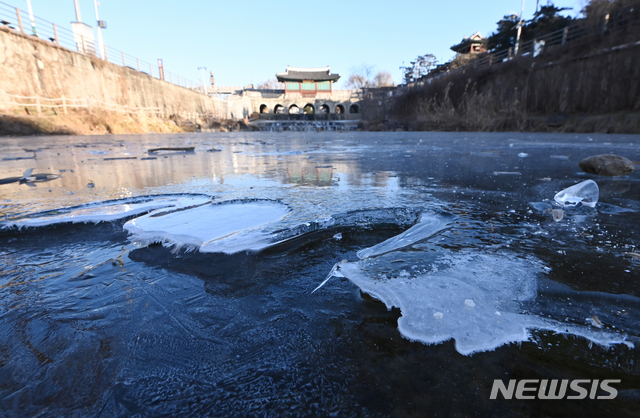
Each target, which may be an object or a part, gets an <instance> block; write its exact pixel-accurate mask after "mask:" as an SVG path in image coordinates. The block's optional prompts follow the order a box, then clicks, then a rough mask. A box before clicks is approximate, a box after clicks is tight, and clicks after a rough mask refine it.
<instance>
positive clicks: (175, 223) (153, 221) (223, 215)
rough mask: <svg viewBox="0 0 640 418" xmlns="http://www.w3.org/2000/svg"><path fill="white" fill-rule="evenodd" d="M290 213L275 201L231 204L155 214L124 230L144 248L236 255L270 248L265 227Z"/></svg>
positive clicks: (131, 224)
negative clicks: (171, 248) (165, 248)
mask: <svg viewBox="0 0 640 418" xmlns="http://www.w3.org/2000/svg"><path fill="white" fill-rule="evenodd" d="M289 211H290V210H289V207H288V206H287V205H285V204H283V203H280V202H276V201H269V200H239V201H229V202H220V203H213V204H208V205H202V206H198V207H195V208H191V209H186V210H168V211H164V212H154V213H151V214H148V215H145V216H141V217H139V218H135V219H132V220H130V221H129V222H127V223H126V224H125V225H124V229H125V230H126V231H128V232H129V233H130V234H131V239H132V240H134V241H136V242H138V243H141V244H143V245H147V244H151V243H154V242H157V243H162V244H163V245H165V246H170V247H174V248H175V249H180V248H186V249H192V250H193V249H196V250H198V251H200V252H205V253H207V252H222V253H227V254H233V253H236V252H239V251H246V250H250V251H257V250H260V249H263V248H265V247H267V246H269V245H271V244H272V243H273V236H272V234H270V233H268V232H264V231H263V230H262V227H264V226H266V225H267V224H269V223H272V222H276V221H279V220H281V219H283V218H284V217H286V216H287V215H288V214H289Z"/></svg>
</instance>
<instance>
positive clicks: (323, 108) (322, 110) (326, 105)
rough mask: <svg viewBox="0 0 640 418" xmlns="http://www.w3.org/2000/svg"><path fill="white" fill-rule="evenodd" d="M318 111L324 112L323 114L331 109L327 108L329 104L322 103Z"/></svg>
mask: <svg viewBox="0 0 640 418" xmlns="http://www.w3.org/2000/svg"><path fill="white" fill-rule="evenodd" d="M320 113H324V114H329V113H331V109H330V108H329V105H328V104H323V105H322V106H320Z"/></svg>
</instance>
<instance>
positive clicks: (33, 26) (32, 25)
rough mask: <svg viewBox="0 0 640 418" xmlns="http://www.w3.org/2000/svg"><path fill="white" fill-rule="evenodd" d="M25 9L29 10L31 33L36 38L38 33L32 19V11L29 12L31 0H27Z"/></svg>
mask: <svg viewBox="0 0 640 418" xmlns="http://www.w3.org/2000/svg"><path fill="white" fill-rule="evenodd" d="M27 8H28V9H29V19H30V20H31V31H32V32H33V36H38V32H36V21H35V20H34V19H33V10H31V0H27Z"/></svg>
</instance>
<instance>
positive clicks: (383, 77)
mask: <svg viewBox="0 0 640 418" xmlns="http://www.w3.org/2000/svg"><path fill="white" fill-rule="evenodd" d="M373 80H374V83H375V87H392V86H395V83H394V82H393V76H392V75H391V73H390V72H388V71H379V72H378V74H376V76H375V77H374V78H373Z"/></svg>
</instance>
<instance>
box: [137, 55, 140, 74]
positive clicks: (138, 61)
mask: <svg viewBox="0 0 640 418" xmlns="http://www.w3.org/2000/svg"><path fill="white" fill-rule="evenodd" d="M136 62H137V63H138V71H140V58H136Z"/></svg>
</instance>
